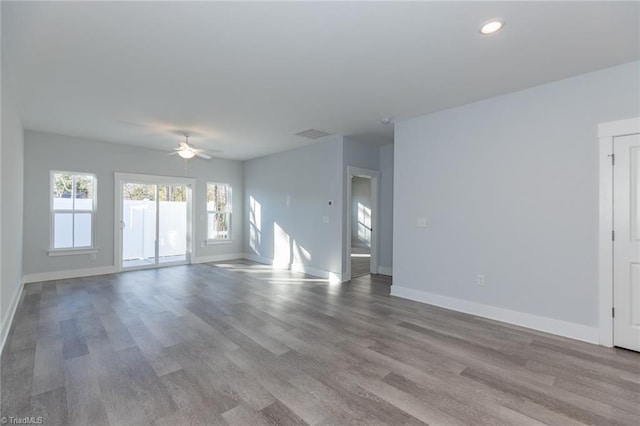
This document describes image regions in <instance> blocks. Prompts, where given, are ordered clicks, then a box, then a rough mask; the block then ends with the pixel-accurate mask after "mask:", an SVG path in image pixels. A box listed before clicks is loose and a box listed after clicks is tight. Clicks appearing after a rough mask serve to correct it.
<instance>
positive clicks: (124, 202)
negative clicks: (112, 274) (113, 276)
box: [116, 174, 193, 270]
mask: <svg viewBox="0 0 640 426" xmlns="http://www.w3.org/2000/svg"><path fill="white" fill-rule="evenodd" d="M116 175H117V176H116V214H117V216H116V217H118V218H119V221H118V226H117V229H116V261H117V263H118V266H119V270H131V269H145V268H155V267H159V266H169V265H183V264H186V263H190V261H191V253H192V252H193V250H192V247H191V241H192V238H191V236H192V224H193V220H192V218H191V214H192V210H193V209H192V205H191V200H192V187H193V183H192V182H190V181H191V180H190V179H184V178H170V177H163V176H148V175H124V174H116Z"/></svg>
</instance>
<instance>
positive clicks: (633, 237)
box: [613, 135, 640, 351]
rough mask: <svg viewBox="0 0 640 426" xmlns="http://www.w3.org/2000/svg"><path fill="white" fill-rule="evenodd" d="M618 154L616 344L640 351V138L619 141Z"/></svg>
mask: <svg viewBox="0 0 640 426" xmlns="http://www.w3.org/2000/svg"><path fill="white" fill-rule="evenodd" d="M614 154H615V166H614V168H613V188H614V189H613V199H614V202H613V222H614V229H615V240H614V249H613V253H614V254H613V257H614V261H613V263H614V265H613V266H614V271H613V302H614V308H615V315H614V321H613V324H614V325H613V335H614V344H615V346H620V347H624V348H627V349H632V350H635V351H640V135H629V136H622V137H617V138H615V142H614Z"/></svg>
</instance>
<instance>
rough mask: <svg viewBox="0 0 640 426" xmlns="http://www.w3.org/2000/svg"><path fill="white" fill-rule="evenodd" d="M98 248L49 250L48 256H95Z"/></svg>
mask: <svg viewBox="0 0 640 426" xmlns="http://www.w3.org/2000/svg"><path fill="white" fill-rule="evenodd" d="M96 253H98V247H85V248H70V249H49V250H47V254H48V255H49V256H74V255H79V254H96Z"/></svg>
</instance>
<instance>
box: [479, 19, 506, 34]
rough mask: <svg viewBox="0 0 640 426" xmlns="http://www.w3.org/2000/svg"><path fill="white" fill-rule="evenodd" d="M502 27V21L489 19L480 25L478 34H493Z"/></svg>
mask: <svg viewBox="0 0 640 426" xmlns="http://www.w3.org/2000/svg"><path fill="white" fill-rule="evenodd" d="M502 27H504V21H503V20H502V19H497V18H495V19H490V20H488V21H486V22H485V23H483V24H482V26H481V27H480V32H481V33H482V34H493V33H495V32H498V31H500V30H501V29H502Z"/></svg>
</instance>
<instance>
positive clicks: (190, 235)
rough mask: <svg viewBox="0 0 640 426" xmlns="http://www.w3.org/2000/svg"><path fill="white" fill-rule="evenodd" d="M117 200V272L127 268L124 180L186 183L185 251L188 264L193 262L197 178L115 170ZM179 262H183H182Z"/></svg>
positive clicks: (115, 220) (114, 229) (115, 231)
mask: <svg viewBox="0 0 640 426" xmlns="http://www.w3.org/2000/svg"><path fill="white" fill-rule="evenodd" d="M113 176H114V183H115V191H114V192H115V200H114V203H113V205H114V216H113V256H114V257H113V263H114V264H115V269H116V272H121V271H123V270H125V268H123V267H122V232H121V228H120V224H121V223H122V184H123V183H124V182H134V183H147V184H153V185H162V184H165V185H171V184H178V185H184V186H185V187H186V188H187V236H186V237H187V245H186V247H187V252H186V253H185V259H186V260H185V262H184V263H186V264H191V263H193V253H195V238H194V224H195V223H196V220H195V219H196V218H195V210H196V209H195V208H194V206H193V200H194V194H193V191H194V190H195V185H196V180H195V179H192V178H185V177H177V176H159V175H145V174H137V173H122V172H115V173H114V174H113ZM179 264H183V263H182V262H180V263H179ZM174 265H176V263H175V262H171V263H161V264H157V265H152V266H140V267H131V268H126V270H127V271H131V270H135V269H150V268H159V267H163V266H174Z"/></svg>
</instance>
